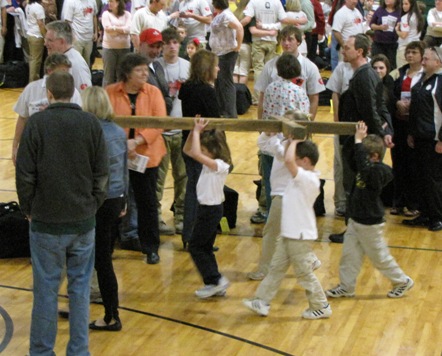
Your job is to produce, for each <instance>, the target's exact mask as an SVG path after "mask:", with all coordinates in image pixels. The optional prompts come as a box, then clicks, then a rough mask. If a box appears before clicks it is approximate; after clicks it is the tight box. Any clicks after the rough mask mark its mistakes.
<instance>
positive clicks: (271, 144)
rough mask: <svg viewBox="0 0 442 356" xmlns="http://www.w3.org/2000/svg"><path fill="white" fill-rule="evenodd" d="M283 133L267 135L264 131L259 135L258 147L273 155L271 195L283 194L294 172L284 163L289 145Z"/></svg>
mask: <svg viewBox="0 0 442 356" xmlns="http://www.w3.org/2000/svg"><path fill="white" fill-rule="evenodd" d="M287 142H288V141H287V140H284V136H283V135H282V133H278V134H276V135H275V136H267V135H266V134H265V133H264V132H263V133H262V134H261V135H259V137H258V147H259V149H260V150H261V152H263V153H265V154H267V155H269V156H272V157H273V163H272V170H271V172H270V186H271V187H272V191H271V192H270V195H271V196H275V195H283V194H284V191H285V188H286V187H287V184H288V183H289V181H290V179H291V178H292V174H291V173H290V171H289V170H288V169H287V167H286V165H285V163H284V154H285V149H286V146H287Z"/></svg>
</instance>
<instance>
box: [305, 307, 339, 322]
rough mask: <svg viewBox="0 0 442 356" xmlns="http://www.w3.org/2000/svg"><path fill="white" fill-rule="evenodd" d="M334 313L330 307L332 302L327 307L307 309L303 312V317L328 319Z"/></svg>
mask: <svg viewBox="0 0 442 356" xmlns="http://www.w3.org/2000/svg"><path fill="white" fill-rule="evenodd" d="M331 315H332V310H331V307H330V304H327V306H326V307H325V308H322V309H317V310H311V309H307V310H306V311H304V313H302V317H303V318H304V319H312V320H313V319H327V318H330V316H331Z"/></svg>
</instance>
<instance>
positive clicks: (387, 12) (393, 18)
mask: <svg viewBox="0 0 442 356" xmlns="http://www.w3.org/2000/svg"><path fill="white" fill-rule="evenodd" d="M400 18H401V9H400V6H399V0H381V5H380V6H379V7H378V8H377V9H376V11H375V13H374V14H373V17H372V18H371V22H370V27H371V29H372V30H373V31H374V39H373V45H372V47H371V54H372V56H375V55H376V54H385V55H386V56H387V58H388V60H389V61H390V64H391V69H395V68H396V51H397V47H398V43H397V40H398V35H397V34H396V32H395V27H396V24H397V22H398V21H400Z"/></svg>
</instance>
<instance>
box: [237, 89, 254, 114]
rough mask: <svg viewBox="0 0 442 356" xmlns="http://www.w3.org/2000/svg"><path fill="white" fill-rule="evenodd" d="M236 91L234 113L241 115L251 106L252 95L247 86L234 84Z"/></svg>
mask: <svg viewBox="0 0 442 356" xmlns="http://www.w3.org/2000/svg"><path fill="white" fill-rule="evenodd" d="M235 90H236V111H237V113H238V115H243V114H245V113H246V112H247V110H249V108H250V105H252V94H251V93H250V90H249V88H248V87H247V85H245V84H242V83H235Z"/></svg>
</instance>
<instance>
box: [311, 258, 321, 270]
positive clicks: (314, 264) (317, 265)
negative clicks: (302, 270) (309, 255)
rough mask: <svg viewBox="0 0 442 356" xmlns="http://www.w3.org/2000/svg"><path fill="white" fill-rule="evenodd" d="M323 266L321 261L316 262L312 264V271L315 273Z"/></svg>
mask: <svg viewBox="0 0 442 356" xmlns="http://www.w3.org/2000/svg"><path fill="white" fill-rule="evenodd" d="M321 265H322V263H321V261H320V260H315V261H314V262H313V263H312V270H313V271H316V270H317V269H318V268H319V267H321Z"/></svg>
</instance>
